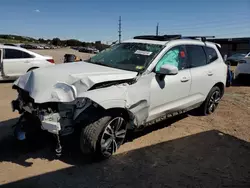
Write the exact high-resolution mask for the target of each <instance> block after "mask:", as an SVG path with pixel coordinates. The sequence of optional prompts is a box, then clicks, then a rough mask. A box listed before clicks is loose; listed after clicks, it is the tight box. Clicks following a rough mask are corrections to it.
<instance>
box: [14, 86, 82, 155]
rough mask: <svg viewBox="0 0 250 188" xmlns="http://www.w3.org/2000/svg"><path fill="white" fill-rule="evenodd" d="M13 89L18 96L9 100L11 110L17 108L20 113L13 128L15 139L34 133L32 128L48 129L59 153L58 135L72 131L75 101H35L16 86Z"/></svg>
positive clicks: (24, 137)
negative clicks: (54, 139) (54, 138)
mask: <svg viewBox="0 0 250 188" xmlns="http://www.w3.org/2000/svg"><path fill="white" fill-rule="evenodd" d="M14 89H16V90H17V92H18V97H17V99H16V100H13V101H12V102H11V105H12V110H13V111H15V110H17V111H18V112H19V113H20V115H21V116H20V119H19V121H18V123H17V124H16V126H15V130H14V133H15V135H16V137H17V139H18V140H24V139H26V135H27V134H35V133H34V129H36V130H37V128H39V129H40V130H45V131H48V132H50V133H52V134H54V135H55V137H56V141H57V148H56V152H57V154H58V155H60V154H61V145H60V139H59V136H63V135H68V134H71V133H73V131H74V127H73V124H74V122H73V121H74V112H75V110H76V108H77V105H76V103H75V101H74V102H71V103H62V102H48V103H35V102H34V99H32V98H31V97H30V96H29V93H28V92H27V91H25V90H23V89H20V88H18V87H16V88H14ZM32 131H33V132H32Z"/></svg>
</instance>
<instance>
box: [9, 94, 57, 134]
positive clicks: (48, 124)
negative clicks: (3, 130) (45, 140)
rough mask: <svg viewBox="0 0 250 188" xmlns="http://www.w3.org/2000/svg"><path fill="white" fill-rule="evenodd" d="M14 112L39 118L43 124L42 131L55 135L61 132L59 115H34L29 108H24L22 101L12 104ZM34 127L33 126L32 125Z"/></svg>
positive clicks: (18, 100) (14, 101) (15, 101)
mask: <svg viewBox="0 0 250 188" xmlns="http://www.w3.org/2000/svg"><path fill="white" fill-rule="evenodd" d="M11 107H12V111H13V112H14V111H15V110H18V111H19V113H20V114H23V113H25V112H27V113H29V114H32V115H33V116H37V118H38V119H39V120H40V123H41V129H42V130H46V131H48V132H50V133H53V134H59V132H60V130H61V124H60V115H59V113H51V114H48V115H43V114H42V113H38V114H36V115H35V114H33V113H32V109H31V108H30V107H29V106H24V104H23V102H22V101H21V100H20V99H17V100H13V101H12V102H11ZM31 126H32V125H31Z"/></svg>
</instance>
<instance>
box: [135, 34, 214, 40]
mask: <svg viewBox="0 0 250 188" xmlns="http://www.w3.org/2000/svg"><path fill="white" fill-rule="evenodd" d="M207 38H215V36H182V35H179V34H178V35H141V36H135V37H134V39H144V40H158V41H169V40H175V39H201V41H202V42H205V41H207Z"/></svg>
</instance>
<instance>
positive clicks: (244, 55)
mask: <svg viewBox="0 0 250 188" xmlns="http://www.w3.org/2000/svg"><path fill="white" fill-rule="evenodd" d="M244 58H250V52H249V53H235V54H233V55H231V56H230V57H228V58H227V60H226V63H227V64H230V65H232V66H236V65H237V64H238V62H239V61H240V60H242V59H244Z"/></svg>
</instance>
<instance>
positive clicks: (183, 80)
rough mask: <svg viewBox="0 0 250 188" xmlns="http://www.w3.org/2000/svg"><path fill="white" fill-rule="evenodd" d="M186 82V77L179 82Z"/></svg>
mask: <svg viewBox="0 0 250 188" xmlns="http://www.w3.org/2000/svg"><path fill="white" fill-rule="evenodd" d="M188 80H189V78H187V77H182V79H181V82H187V81H188Z"/></svg>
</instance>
